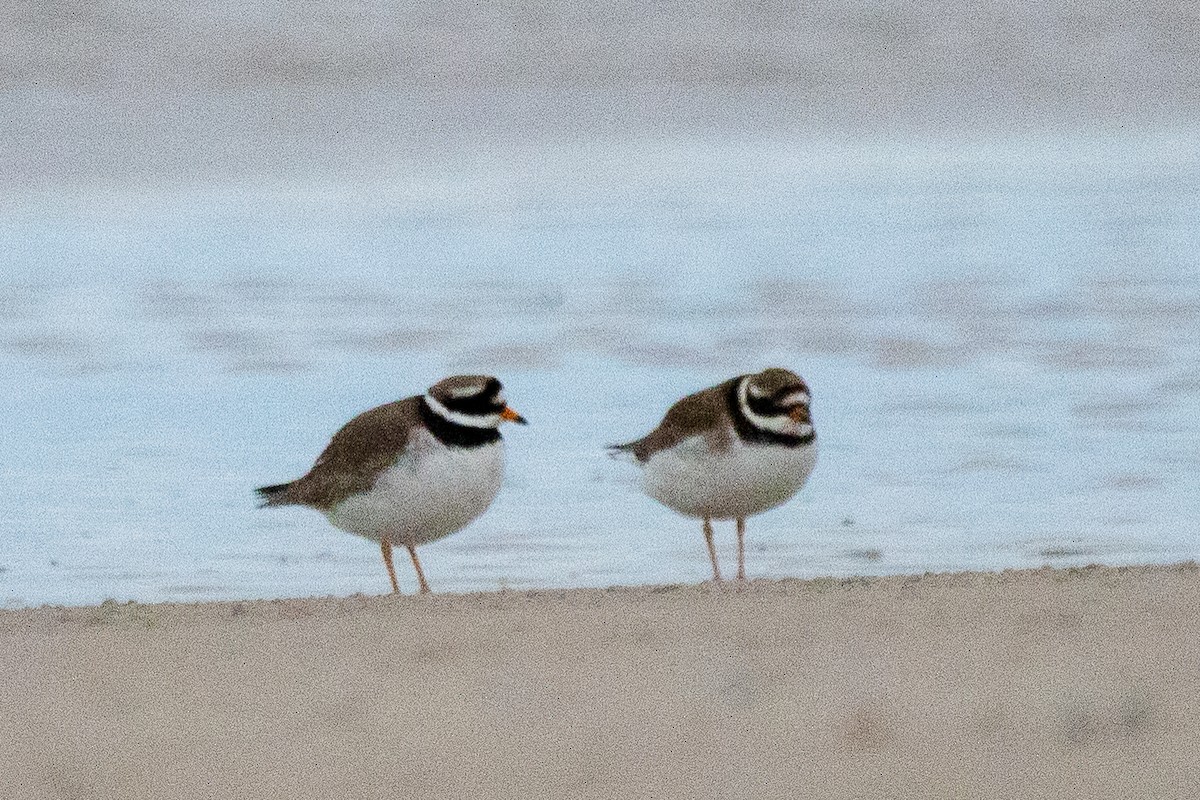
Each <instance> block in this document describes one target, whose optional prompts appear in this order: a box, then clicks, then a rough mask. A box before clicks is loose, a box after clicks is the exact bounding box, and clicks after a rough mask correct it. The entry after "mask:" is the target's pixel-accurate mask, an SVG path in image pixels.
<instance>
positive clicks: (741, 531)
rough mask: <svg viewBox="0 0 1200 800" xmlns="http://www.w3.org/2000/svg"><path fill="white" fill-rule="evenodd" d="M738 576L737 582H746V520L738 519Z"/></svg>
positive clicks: (743, 518)
mask: <svg viewBox="0 0 1200 800" xmlns="http://www.w3.org/2000/svg"><path fill="white" fill-rule="evenodd" d="M737 531H738V576H737V579H738V580H739V581H744V580H746V518H745V517H738V521H737Z"/></svg>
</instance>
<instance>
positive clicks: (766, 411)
mask: <svg viewBox="0 0 1200 800" xmlns="http://www.w3.org/2000/svg"><path fill="white" fill-rule="evenodd" d="M797 392H804V393H805V394H808V387H806V386H788V387H786V388H783V389H780V390H779V391H777V392H775V394H773V395H771V396H770V397H755V396H754V395H753V394H752V393H750V392H747V393H746V406H747V408H749V409H750V410H751V411H753V412H754V413H755V414H758V415H759V416H762V417H773V416H778V415H780V414H786V413H787V412H788V411H790V410H791V409H793V408H795V407H796V405H797V404H796V403H784V402H783V400H784V398H787V397H790V396H791V395H794V394H796V393H797Z"/></svg>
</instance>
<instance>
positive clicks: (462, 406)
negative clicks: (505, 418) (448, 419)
mask: <svg viewBox="0 0 1200 800" xmlns="http://www.w3.org/2000/svg"><path fill="white" fill-rule="evenodd" d="M496 394H497V393H496V392H484V393H483V394H473V395H470V396H468V397H449V398H446V399H445V400H443V401H442V405H444V406H445V407H446V408H448V409H450V410H451V411H457V412H458V413H460V414H473V415H476V416H486V415H488V414H499V413H500V412H501V411H503V410H504V403H501V402H500V398H498V397H497V396H496Z"/></svg>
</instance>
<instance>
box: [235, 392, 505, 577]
mask: <svg viewBox="0 0 1200 800" xmlns="http://www.w3.org/2000/svg"><path fill="white" fill-rule="evenodd" d="M502 421H509V422H518V423H521V424H522V425H523V424H525V419H524V417H522V416H521V415H520V414H518V413H517V412H516V411H513V410H512V409H511V408H509V407H508V405H507V403H506V402H505V399H504V390H503V387H502V386H501V385H500V381H498V380H496V379H495V378H492V377H489V376H487V375H456V376H454V377H450V378H446V379H444V380H441V381H439V382H437V383H435V384H434V385H433V386H431V387H430V388H429V391H427V392H426V393H425V394H423V395H416V396H413V397H408V398H405V399H403V400H398V401H396V402H394V403H388V404H386V405H382V406H379V407H377V408H372V409H371V410H370V411H365V412H363V413H362V414H359V415H358V416H357V417H355V418H354V419H352V420H350V421H349V422H348V423H346V424H345V425H344V426H343V427H342V429H341V430H339V431H338V432H337V433H335V434H334V435H333V439H331V440H330V442H329V444H328V445H327V446H326V447H325V450H324V451H323V452H322V453H321V455H320V457H318V458H317V461H316V463H315V464H313V467H312V469H310V470H309V471H308V473H307V474H306V475H304V477H302V478H298V479H296V480H294V481H292V482H290V483H281V484H278V485H276V486H263V487H262V488H260V489H257V490H256V491H257V492H258V495H259V497H260V498H261V499H262V505H261V506H260V507H267V506H287V505H303V506H309V507H311V508H315V509H317V510H318V511H321V512H322V513H324V514H325V516H326V517H327V518H328V519H329V521H330V522H331V523H333V525H334V526H335V527H338V528H341V529H342V530H344V531H349V532H350V533H354V534H358V535H359V536H364V537H366V538H368V539H371V540H374V541H377V542H379V544H380V549H381V550H382V552H383V563H384V564H385V565H386V566H387V571H388V578H390V579H391V582H392V591H393V592H394V593H397V594H398V593H399V592H400V585H399V584H398V583H397V582H396V570H395V569H394V568H393V566H392V547H393V546H399V547H404V548H405V549H406V550H408V555H409V557H410V558H412V563H413V568H414V569H415V570H416V573H417V581H418V582H419V584H420V587H421V592H423V593H424V592H428V591H429V584H428V583H426V581H425V573H424V572H423V571H422V570H421V562H420V561H419V560H418V559H417V545H421V544H425V543H426V542H432V541H434V540H436V539H441V538H442V537H444V536H449V535H450V534H452V533H454V532H455V531H457V530H460V529H461V528H463V527H464V526H465V525H466V524H467V523H469V522H471V521H472V520H473V519H475V518H476V517H478V516H479V515H480V514H482V513H483V512H484V511H485V510H486V509H487V507H488V506H489V505H491V503H492V500H493V499H495V497H496V493H497V492H498V491H499V490H500V481H501V478H502V477H503V475H504V445H503V441H502V439H501V437H500V431H499V427H500V423H501V422H502Z"/></svg>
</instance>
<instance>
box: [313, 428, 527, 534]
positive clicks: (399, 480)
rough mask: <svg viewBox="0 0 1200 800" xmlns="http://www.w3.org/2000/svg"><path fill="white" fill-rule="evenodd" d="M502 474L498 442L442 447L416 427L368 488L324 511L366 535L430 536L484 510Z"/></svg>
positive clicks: (445, 531) (448, 531)
mask: <svg viewBox="0 0 1200 800" xmlns="http://www.w3.org/2000/svg"><path fill="white" fill-rule="evenodd" d="M503 475H504V445H503V442H499V441H498V442H496V443H494V444H488V445H483V446H482V447H470V448H459V447H446V446H445V445H444V444H442V443H441V442H439V441H438V440H437V439H436V438H434V437H433V435H432V434H430V433H429V432H428V431H427V430H426V429H425V428H423V427H421V428H417V429H416V431H415V432H414V434H413V437H412V439H411V440H410V441H409V446H408V448H407V449H406V450H405V452H404V454H403V455H401V456H400V458H399V459H397V461H396V463H395V464H393V465H392V466H391V467H390V468H389V469H387V470H385V471H384V472H383V473H382V474H381V475H380V476H379V478H378V480H376V482H375V486H374V487H373V488H372V489H371V491H369V492H366V493H364V494H359V495H355V496H353V497H350V498H348V499H346V500H344V501H342V502H341V503H339V504H338V505H337V506H336V507H334V508H333V509H332V510H331V511H329V512H328V515H327V516H328V517H329V521H330V522H332V523H333V524H334V525H335V526H337V527H338V528H341V529H342V530H344V531H349V532H350V533H355V534H358V535H359V536H365V537H367V538H368V539H374V540H376V541H378V540H380V539H382V538H384V537H385V536H386V537H387V538H388V539H389V540H391V542H392V543H393V544H397V545H400V544H413V545H418V544H422V543H424V542H431V541H433V540H435V539H440V538H442V537H443V536H448V535H450V534H451V533H454V532H455V531H457V530H459V529H461V528H463V527H464V526H466V525H467V524H468V523H469V522H471V521H472V520H473V519H475V518H476V517H478V516H479V515H480V514H482V513H483V512H484V511H486V510H487V507H488V506H489V505H491V503H492V500H494V499H495V497H496V494H497V492H499V490H500V482H501V479H502V478H503Z"/></svg>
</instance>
